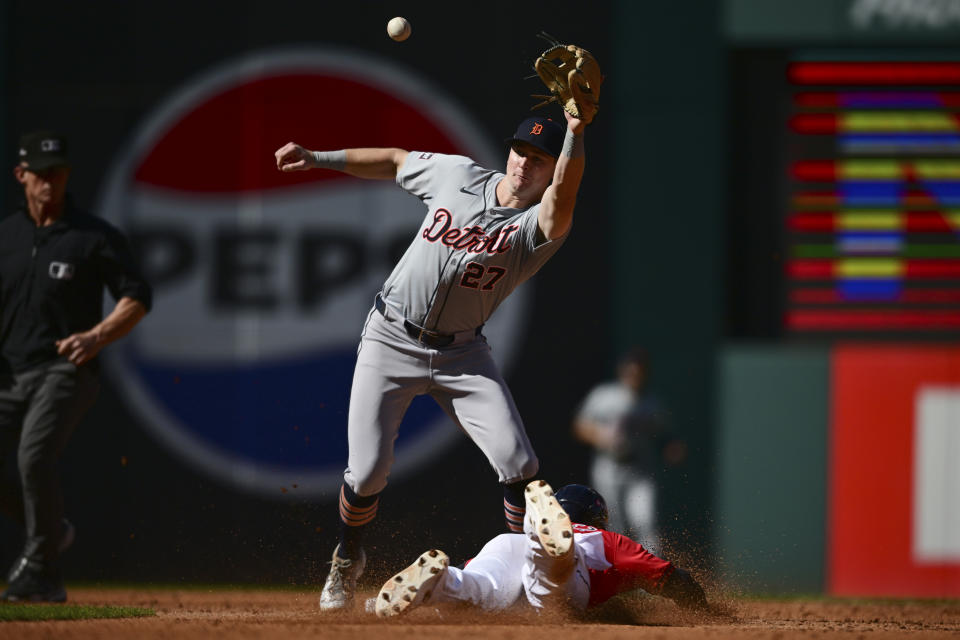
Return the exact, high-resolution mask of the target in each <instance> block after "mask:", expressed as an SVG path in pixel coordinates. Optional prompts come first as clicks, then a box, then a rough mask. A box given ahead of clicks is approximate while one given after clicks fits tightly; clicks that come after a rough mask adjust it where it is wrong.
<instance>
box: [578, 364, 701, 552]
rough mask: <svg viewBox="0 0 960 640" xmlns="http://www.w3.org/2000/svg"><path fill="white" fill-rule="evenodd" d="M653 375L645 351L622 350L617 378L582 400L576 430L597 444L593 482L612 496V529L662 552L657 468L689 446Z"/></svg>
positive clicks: (674, 460)
mask: <svg viewBox="0 0 960 640" xmlns="http://www.w3.org/2000/svg"><path fill="white" fill-rule="evenodd" d="M649 375H650V366H649V358H648V356H647V352H646V350H644V349H642V348H640V347H635V348H633V349H631V350H630V351H628V352H626V353H625V354H623V356H621V358H620V360H619V362H618V364H617V378H616V380H611V381H607V382H603V383H601V384H599V385H597V386H596V387H594V388H593V389H592V390H591V391H590V392H589V393H588V394H587V396H586V398H585V399H584V400H583V401H582V402H581V404H580V407H579V408H578V409H577V412H576V416H575V417H574V420H573V433H574V435H575V436H576V437H577V438H578V439H579V440H581V441H582V442H585V443H586V444H588V445H590V446H591V447H592V449H593V456H592V457H593V459H592V462H591V469H590V481H591V483H592V484H593V486H594V487H596V489H597V491H599V492H600V493H601V494H603V495H604V496H607V497H608V498H609V500H610V502H609V504H610V528H611V529H613V530H614V531H618V532H621V533H625V534H626V535H628V536H630V537H631V538H634V539H636V540H639V541H641V542H642V543H643V545H644V546H645V547H646V548H647V549H650V550H653V551H657V550H659V548H660V547H659V541H658V535H659V532H658V530H657V472H658V470H659V469H661V468H662V467H663V466H664V465H665V464H666V465H673V464H678V463H679V462H680V461H682V460H683V458H684V457H685V455H686V448H685V445H684V443H682V442H681V441H679V440H676V439H674V438H672V437H671V435H670V433H669V424H668V421H667V420H666V415H665V410H664V409H663V406H662V405H661V403H660V401H659V400H657V398H656V397H655V396H654V395H653V394H652V393H651V392H650V391H649V390H648V389H647V383H648V380H649Z"/></svg>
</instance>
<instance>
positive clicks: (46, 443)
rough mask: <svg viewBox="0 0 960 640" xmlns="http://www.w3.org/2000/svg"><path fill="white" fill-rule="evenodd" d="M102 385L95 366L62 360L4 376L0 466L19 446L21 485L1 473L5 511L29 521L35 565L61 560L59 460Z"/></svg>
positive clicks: (0, 505) (28, 547) (27, 552)
mask: <svg viewBox="0 0 960 640" xmlns="http://www.w3.org/2000/svg"><path fill="white" fill-rule="evenodd" d="M99 390H100V382H99V376H98V373H97V371H96V369H95V368H94V367H92V366H89V365H87V366H82V367H77V366H76V365H73V364H70V363H69V362H64V361H59V360H58V361H55V362H52V363H49V364H47V365H44V366H41V367H37V368H35V369H31V370H29V371H25V372H22V373H17V374H14V375H13V376H7V377H4V378H3V379H2V381H0V466H3V465H5V463H6V462H7V461H8V459H10V458H11V457H12V453H13V451H14V450H16V452H17V467H18V470H19V477H20V484H21V487H22V490H21V491H18V490H17V487H16V486H13V485H11V483H10V482H8V480H7V476H6V474H4V475H3V476H2V477H0V485H2V487H0V488H2V491H0V510H2V511H3V512H5V513H7V514H8V515H9V516H10V517H12V518H13V519H14V520H16V521H17V522H20V523H22V524H23V525H24V526H25V529H26V543H25V545H24V550H23V555H24V556H26V558H27V560H29V561H30V562H31V563H33V564H37V565H39V566H43V567H50V566H51V565H54V564H55V563H56V561H57V556H58V553H57V545H58V544H59V542H60V537H61V536H62V535H63V530H62V526H63V525H62V520H63V494H62V492H61V490H60V478H59V473H58V468H57V463H58V461H59V459H60V455H61V454H62V453H63V449H64V447H65V446H66V444H67V441H68V440H69V439H70V435H71V434H72V433H73V430H74V428H75V427H76V426H77V423H79V422H80V419H81V418H82V417H83V415H84V414H85V413H86V412H87V410H89V409H90V407H91V406H93V401H94V399H95V398H96V396H97V392H98V391H99Z"/></svg>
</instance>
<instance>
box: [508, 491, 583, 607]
mask: <svg viewBox="0 0 960 640" xmlns="http://www.w3.org/2000/svg"><path fill="white" fill-rule="evenodd" d="M525 495H526V502H527V513H526V518H525V519H524V533H525V534H526V540H527V548H526V556H525V559H524V560H525V561H524V565H523V569H522V571H521V576H522V580H523V587H524V590H525V592H526V596H527V600H528V601H529V602H530V604H531V605H533V606H534V607H537V608H543V607H547V606H550V607H560V608H567V607H572V608H574V609H584V608H586V606H587V601H588V599H589V593H590V581H589V577H588V574H587V571H586V568H585V567H584V566H582V565H583V561H582V558H581V557H579V556H578V554H577V552H576V546H575V539H574V535H573V525H572V524H571V522H570V517H569V516H568V515H567V512H566V511H564V510H563V507H561V506H560V503H559V502H557V499H556V498H555V497H554V495H553V488H551V487H550V485H549V484H547V483H546V482H545V481H543V480H535V481H533V482H531V483H530V484H528V485H527V488H526V491H525ZM578 572H579V574H580V575H578Z"/></svg>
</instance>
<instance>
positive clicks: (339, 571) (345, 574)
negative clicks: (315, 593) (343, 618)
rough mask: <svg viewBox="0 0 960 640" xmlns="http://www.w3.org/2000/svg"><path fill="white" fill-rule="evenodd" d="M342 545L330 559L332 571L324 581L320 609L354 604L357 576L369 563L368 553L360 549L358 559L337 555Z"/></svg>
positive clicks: (327, 609)
mask: <svg viewBox="0 0 960 640" xmlns="http://www.w3.org/2000/svg"><path fill="white" fill-rule="evenodd" d="M339 550H340V545H337V547H336V548H335V549H334V550H333V559H332V560H331V561H330V573H329V574H327V581H326V582H324V583H323V591H321V592H320V609H322V610H323V611H331V610H334V609H345V608H347V607H348V606H352V605H353V597H354V594H355V593H356V591H357V578H359V577H360V574H362V573H363V568H364V567H365V566H366V564H367V554H366V553H364V552H363V549H361V550H360V558H359V559H357V560H344V559H343V558H341V557H340V556H338V555H337V551H339Z"/></svg>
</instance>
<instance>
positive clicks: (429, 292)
mask: <svg viewBox="0 0 960 640" xmlns="http://www.w3.org/2000/svg"><path fill="white" fill-rule="evenodd" d="M503 177H504V174H503V173H502V172H499V171H491V170H489V169H484V168H483V167H480V166H479V165H477V164H476V163H475V162H474V161H473V160H471V159H470V158H466V157H464V156H450V155H443V154H437V153H421V152H417V151H414V152H412V153H410V154H409V155H408V156H407V159H406V162H405V163H404V165H403V168H402V169H401V170H400V171H399V172H398V174H397V184H399V185H400V186H401V187H402V188H403V189H405V190H406V191H408V192H410V193H411V194H413V195H415V196H417V197H418V198H420V199H421V200H423V202H424V204H426V205H427V215H426V217H425V218H424V223H423V225H422V226H421V227H422V228H421V229H420V232H419V233H418V234H417V236H416V237H415V238H414V239H413V242H412V243H411V244H410V246H409V248H408V249H407V251H406V253H405V254H404V255H403V257H402V258H401V259H400V262H398V263H397V266H396V267H395V268H394V270H393V273H392V274H390V277H389V278H387V281H386V283H385V284H384V287H383V299H384V300H385V301H386V303H387V304H388V305H390V306H391V307H393V308H394V309H395V310H396V311H397V312H398V313H400V315H402V316H404V317H405V318H406V319H407V320H409V321H411V322H413V323H414V324H416V325H418V326H420V327H422V328H424V329H430V330H431V331H436V332H438V333H444V334H449V333H456V332H458V331H465V330H468V329H473V328H475V327H478V326H480V325H482V324H483V323H484V322H486V321H487V318H489V317H490V315H491V314H492V313H493V312H494V310H495V309H496V308H497V306H499V304H500V303H501V302H503V300H504V299H506V297H507V296H508V295H510V293H511V292H512V291H513V290H514V289H515V288H516V287H517V285H519V284H520V283H522V282H523V281H524V280H526V279H527V278H529V277H530V276H532V275H533V274H534V273H536V272H537V271H538V270H539V269H540V267H542V266H543V264H544V263H545V262H546V261H547V260H548V259H549V258H550V256H552V255H553V254H554V253H556V251H557V249H559V248H560V245H561V244H563V240H564V239H565V238H566V236H563V237H561V238H559V239H557V240H553V241H547V240H546V239H544V238H543V236H542V234H540V233H539V226H538V224H537V214H538V212H539V210H540V204H539V203H538V204H534V205H533V206H531V207H528V208H527V209H511V208H506V207H500V206H498V204H497V194H496V189H497V184H499V182H500V180H501V179H503Z"/></svg>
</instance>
